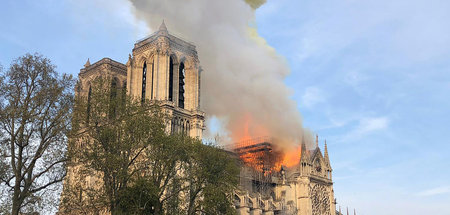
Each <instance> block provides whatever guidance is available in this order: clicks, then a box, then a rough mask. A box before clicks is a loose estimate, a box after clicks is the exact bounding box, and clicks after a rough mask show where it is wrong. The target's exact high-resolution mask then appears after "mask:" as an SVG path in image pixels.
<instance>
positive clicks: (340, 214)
mask: <svg viewBox="0 0 450 215" xmlns="http://www.w3.org/2000/svg"><path fill="white" fill-rule="evenodd" d="M339 215H342V212H341V206H340V205H339Z"/></svg>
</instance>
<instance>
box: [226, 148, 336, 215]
mask: <svg viewBox="0 0 450 215" xmlns="http://www.w3.org/2000/svg"><path fill="white" fill-rule="evenodd" d="M317 142H318V141H317V140H316V143H317ZM254 173H255V171H254V170H252V169H251V168H248V167H245V166H243V167H242V168H241V174H240V189H239V190H238V191H236V192H235V195H234V205H235V207H236V209H237V212H238V214H240V215H274V214H285V215H288V214H289V215H290V214H292V215H294V214H296V215H335V214H336V209H335V207H336V206H335V204H336V202H335V199H334V191H333V181H332V168H331V164H330V160H329V157H328V149H327V145H326V143H325V149H324V154H322V152H321V150H320V148H319V147H318V144H316V148H315V149H313V150H307V149H306V146H305V144H304V143H303V144H302V147H301V154H300V163H299V164H298V165H297V166H294V167H291V168H286V167H282V169H281V170H280V171H279V172H278V173H276V174H273V175H271V176H269V178H267V177H264V175H261V176H260V177H258V175H257V174H254ZM255 176H256V177H255ZM264 180H265V181H264ZM264 183H265V184H264Z"/></svg>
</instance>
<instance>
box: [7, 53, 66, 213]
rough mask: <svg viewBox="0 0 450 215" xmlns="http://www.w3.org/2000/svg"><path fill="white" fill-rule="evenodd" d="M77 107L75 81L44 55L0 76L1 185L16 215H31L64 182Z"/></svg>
mask: <svg viewBox="0 0 450 215" xmlns="http://www.w3.org/2000/svg"><path fill="white" fill-rule="evenodd" d="M72 104H73V80H72V77H71V76H68V75H63V76H62V77H61V76H59V75H58V74H57V72H56V71H55V66H54V65H53V64H51V62H50V60H49V59H47V58H45V57H43V56H42V55H39V54H34V55H31V54H26V55H24V56H22V57H19V58H17V59H16V60H15V61H14V62H13V63H12V64H11V66H10V68H9V69H8V71H7V72H6V73H5V74H3V73H2V74H1V75H0V150H1V151H0V156H1V160H0V161H1V164H0V165H2V167H1V168H0V169H1V172H2V173H3V174H2V175H1V177H0V180H1V183H2V184H3V185H6V186H7V187H9V189H8V191H9V192H7V193H9V195H10V199H9V201H10V202H11V214H13V215H16V214H19V213H21V212H25V211H24V210H26V208H31V210H32V209H33V208H34V207H35V206H37V205H38V203H39V202H41V200H42V199H41V198H40V196H41V195H42V194H43V192H45V191H48V190H49V189H50V188H52V187H54V186H55V185H58V184H59V183H60V182H61V181H62V179H63V178H64V176H65V174H66V173H65V168H64V164H65V162H66V153H65V152H66V142H67V138H66V132H67V131H68V129H70V116H71V112H72Z"/></svg>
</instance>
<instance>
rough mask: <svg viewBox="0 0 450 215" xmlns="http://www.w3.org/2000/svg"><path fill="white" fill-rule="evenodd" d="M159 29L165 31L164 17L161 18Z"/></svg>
mask: <svg viewBox="0 0 450 215" xmlns="http://www.w3.org/2000/svg"><path fill="white" fill-rule="evenodd" d="M159 31H167V27H166V23H164V19H163V21H162V23H161V25H160V26H159Z"/></svg>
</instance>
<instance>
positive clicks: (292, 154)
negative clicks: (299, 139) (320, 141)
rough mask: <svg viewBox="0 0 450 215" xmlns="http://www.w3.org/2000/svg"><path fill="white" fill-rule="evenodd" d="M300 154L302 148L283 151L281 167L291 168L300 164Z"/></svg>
mask: <svg viewBox="0 0 450 215" xmlns="http://www.w3.org/2000/svg"><path fill="white" fill-rule="evenodd" d="M301 154H302V147H301V146H297V147H296V148H295V149H293V150H290V151H285V152H284V155H283V162H282V165H283V166H286V167H293V166H295V165H297V164H298V163H299V162H300V156H301Z"/></svg>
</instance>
